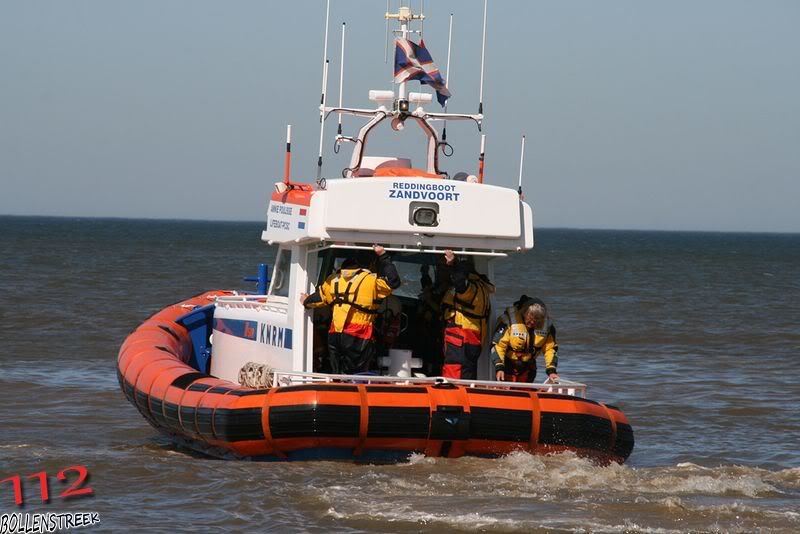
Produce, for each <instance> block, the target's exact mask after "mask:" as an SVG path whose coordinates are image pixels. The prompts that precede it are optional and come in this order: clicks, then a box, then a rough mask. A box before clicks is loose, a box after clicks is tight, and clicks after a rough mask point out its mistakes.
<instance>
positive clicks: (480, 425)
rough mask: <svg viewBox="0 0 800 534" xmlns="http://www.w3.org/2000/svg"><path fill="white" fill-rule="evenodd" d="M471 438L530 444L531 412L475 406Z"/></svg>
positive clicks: (472, 409) (473, 408) (472, 410)
mask: <svg viewBox="0 0 800 534" xmlns="http://www.w3.org/2000/svg"><path fill="white" fill-rule="evenodd" d="M470 411H471V412H472V418H471V428H470V433H469V435H470V437H471V438H474V439H490V440H496V441H518V442H528V441H530V440H531V426H532V423H533V422H532V416H531V412H530V410H507V409H502V408H480V407H477V406H473V407H472V408H471V410H470Z"/></svg>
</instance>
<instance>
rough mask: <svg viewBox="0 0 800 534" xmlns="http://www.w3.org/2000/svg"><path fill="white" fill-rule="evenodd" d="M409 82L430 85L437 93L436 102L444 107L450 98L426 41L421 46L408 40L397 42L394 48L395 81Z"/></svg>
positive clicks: (398, 40)
mask: <svg viewBox="0 0 800 534" xmlns="http://www.w3.org/2000/svg"><path fill="white" fill-rule="evenodd" d="M408 80H419V83H424V84H426V85H430V86H431V87H433V89H434V90H435V91H436V100H438V101H439V104H440V105H441V106H442V107H444V104H445V102H447V99H448V98H450V91H448V90H447V86H446V85H445V80H444V78H442V74H441V73H440V72H439V67H437V66H436V65H435V64H434V63H433V58H432V57H431V54H430V52H428V49H427V48H425V41H420V42H419V44H417V43H414V42H412V41H409V40H408V39H397V40H395V48H394V81H395V83H402V82H405V81H408Z"/></svg>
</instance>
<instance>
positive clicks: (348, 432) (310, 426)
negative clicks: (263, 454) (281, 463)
mask: <svg viewBox="0 0 800 534" xmlns="http://www.w3.org/2000/svg"><path fill="white" fill-rule="evenodd" d="M360 413H361V410H360V407H359V406H340V405H335V404H300V405H294V406H273V407H272V408H270V410H269V429H270V433H271V434H272V437H273V438H276V439H277V438H301V437H332V438H336V437H358V433H359V427H360V417H361V415H360Z"/></svg>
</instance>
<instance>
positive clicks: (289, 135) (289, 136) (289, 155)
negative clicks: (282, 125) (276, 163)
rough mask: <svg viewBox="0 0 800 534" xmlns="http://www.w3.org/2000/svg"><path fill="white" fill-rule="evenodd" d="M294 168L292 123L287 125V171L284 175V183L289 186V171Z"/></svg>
mask: <svg viewBox="0 0 800 534" xmlns="http://www.w3.org/2000/svg"><path fill="white" fill-rule="evenodd" d="M291 170H292V125H291V124H287V125H286V171H285V173H284V175H283V183H284V184H285V185H286V186H287V188H288V186H289V173H290V171H291Z"/></svg>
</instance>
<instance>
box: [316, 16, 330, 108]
mask: <svg viewBox="0 0 800 534" xmlns="http://www.w3.org/2000/svg"><path fill="white" fill-rule="evenodd" d="M330 13H331V0H328V2H327V7H326V8H325V42H324V43H323V45H322V96H321V97H320V99H319V103H320V104H322V102H324V101H325V88H326V87H325V86H326V83H327V80H326V79H325V69H326V66H325V63H327V62H328V20H329V19H330Z"/></svg>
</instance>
